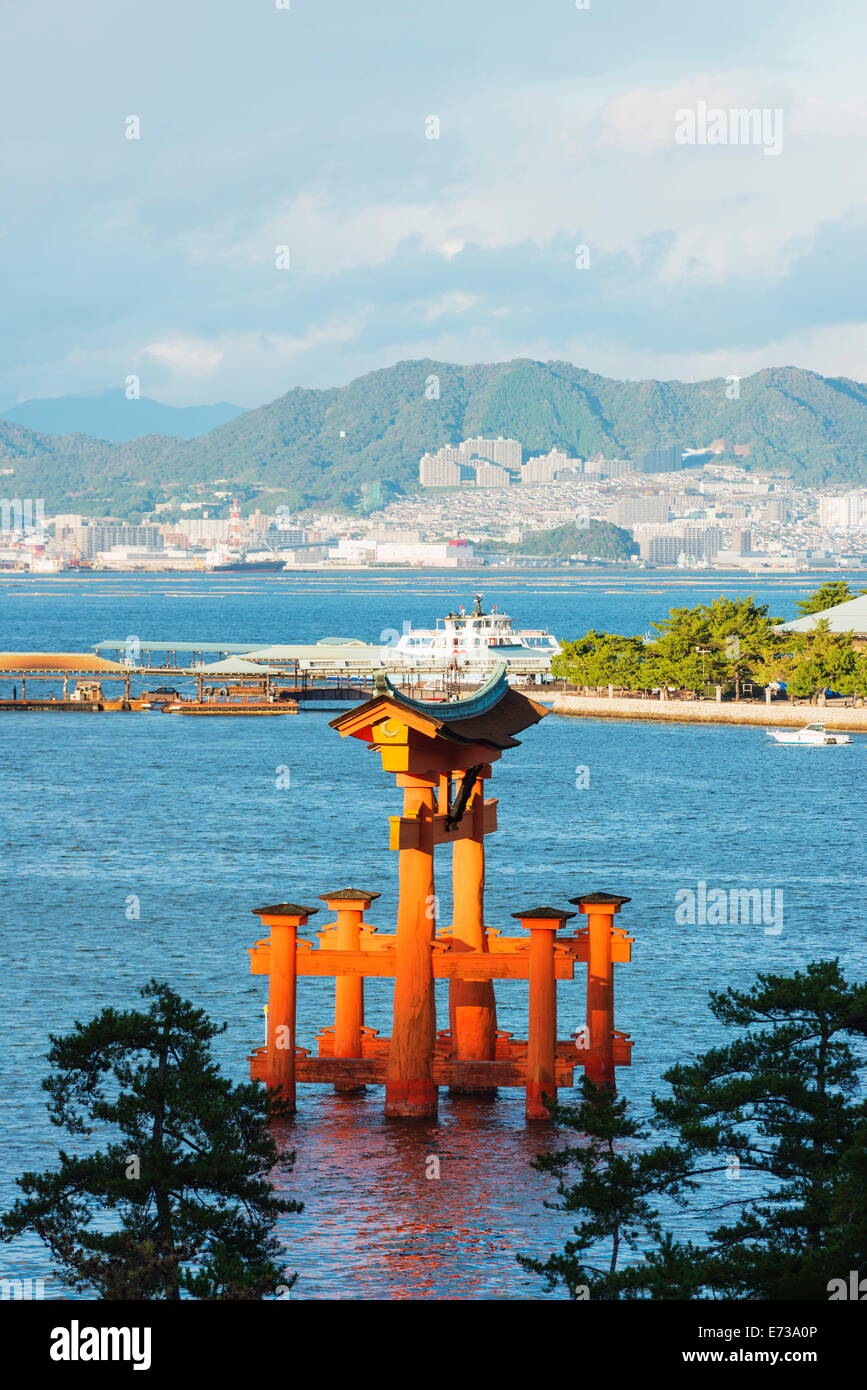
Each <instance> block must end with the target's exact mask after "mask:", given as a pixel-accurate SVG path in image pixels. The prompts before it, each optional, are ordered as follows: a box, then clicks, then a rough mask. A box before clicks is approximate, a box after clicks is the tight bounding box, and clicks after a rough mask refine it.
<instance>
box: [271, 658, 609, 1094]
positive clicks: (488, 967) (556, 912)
mask: <svg viewBox="0 0 867 1390" xmlns="http://www.w3.org/2000/svg"><path fill="white" fill-rule="evenodd" d="M547 713H548V711H547V710H546V709H545V708H544V706H542V705H539V704H537V703H536V702H535V701H533V700H530V699H528V698H527V697H526V696H525V695H522V694H520V693H519V692H518V691H516V690H513V689H512V688H511V687H510V686H509V684H508V682H507V680H506V668H505V666H504V665H501V666H499V667H497V669H496V670H495V671H494V673H493V675H492V676H491V678H490V680H488V681H487V683H486V684H485V685H484V686H483V687H482V688H481V689H480V690H478V691H477V692H476V693H475V694H474V695H472V696H470V697H469V698H466V699H462V700H456V701H450V702H445V701H443V702H434V701H421V700H411V699H409V698H407V697H406V696H404V695H403V694H401V693H400V692H399V691H397V690H396V689H395V687H394V686H393V685H392V684H391V682H390V681H389V679H388V677H387V676H384V675H383V676H382V677H380V678H378V679H377V687H376V690H375V693H374V695H373V697H372V698H371V699H370V700H367V701H365V702H364V703H363V704H361V705H358V706H357V707H356V708H354V709H352V710H350V711H348V713H346V714H343V715H341V716H340V717H339V718H337V719H334V720H332V721H331V727H332V728H335V729H337V731H338V732H339V733H340V734H341V735H342V736H344V737H345V736H347V735H348V736H351V737H354V738H360V739H362V740H363V741H364V742H366V743H367V744H368V746H369V747H370V748H371V749H376V750H378V751H379V753H380V755H381V758H382V766H383V768H384V769H385V770H386V771H387V772H393V773H394V774H395V779H396V781H397V784H398V786H400V787H402V788H403V793H404V805H403V815H401V816H392V817H391V836H390V846H391V848H392V849H393V850H396V851H397V853H398V876H399V897H398V910H397V930H396V934H395V935H394V936H390V935H389V936H386V935H383V934H381V933H379V932H377V930H376V928H375V927H372V926H371V925H369V924H368V923H366V922H365V921H364V920H363V919H364V914H365V912H366V911H367V910H368V908H369V907H370V904H371V902H372V901H373V900H374V899H375V898H377V897H378V896H379V894H377V893H371V892H367V891H364V890H361V889H356V888H346V889H340V890H336V891H334V892H330V893H323V894H322V895H321V897H322V899H324V901H325V902H326V903H327V905H328V907H329V908H330V909H331V910H332V911H335V912H336V914H337V920H336V921H335V922H334V923H332V924H330V925H329V926H327V927H326V928H325V929H324V930H323V931H321V932H320V933H319V937H320V945H319V948H318V949H315V950H314V949H313V947H312V946H311V944H310V943H309V942H305V941H299V940H298V931H299V929H301V928H303V927H305V926H306V925H307V922H308V919H309V917H310V916H312V915H313V913H314V912H316V911H318V909H316V908H310V907H304V906H301V905H300V904H297V903H278V904H276V905H273V906H270V907H263V908H257V909H254V912H255V914H256V915H257V916H259V917H260V918H261V921H262V924H263V926H267V927H269V928H270V930H271V936H270V937H269V938H268V939H267V940H264V941H260V942H257V944H256V946H255V947H253V948H252V950H251V968H252V970H253V973H254V974H269V975H270V987H269V1013H268V1042H267V1045H266V1047H264V1048H260V1049H259V1050H258V1051H257V1052H256V1053H254V1055H253V1056H252V1057H251V1058H250V1063H251V1076H252V1077H253V1078H254V1079H259V1080H262V1081H264V1082H266V1084H268V1085H269V1086H272V1087H276V1088H277V1089H279V1091H280V1092H281V1093H282V1095H283V1097H284V1099H285V1100H286V1101H287V1102H288V1104H289V1106H290V1107H291V1106H294V1103H295V1087H296V1082H298V1081H301V1082H307V1081H313V1082H321V1083H325V1084H333V1085H334V1086H335V1088H336V1089H338V1090H343V1091H347V1090H348V1091H353V1090H358V1089H359V1088H363V1087H364V1086H365V1085H367V1084H380V1085H381V1084H383V1083H384V1084H385V1113H386V1115H389V1116H417V1117H431V1116H435V1115H436V1112H437V1094H438V1090H437V1088H438V1087H439V1086H441V1085H448V1086H450V1087H451V1088H452V1089H453V1090H455V1091H459V1092H470V1093H473V1092H483V1093H484V1092H486V1093H488V1094H490V1093H491V1092H492V1091H495V1090H496V1089H497V1088H498V1087H501V1086H523V1087H524V1088H525V1089H526V1114H527V1117H528V1118H529V1119H543V1118H546V1117H547V1115H548V1108H547V1102H550V1101H553V1100H555V1099H556V1095H557V1089H558V1087H571V1086H572V1084H573V1072H574V1069H575V1067H579V1066H583V1067H584V1068H585V1071H586V1073H587V1075H588V1076H590V1077H591V1078H592V1079H593V1080H594V1081H596V1082H597V1084H600V1085H603V1086H608V1087H613V1086H614V1068H615V1066H618V1065H628V1064H629V1062H630V1055H631V1046H632V1044H631V1041H630V1040H629V1038H628V1036H627V1035H626V1034H624V1033H621V1032H618V1031H617V1030H615V1028H614V997H613V964H614V963H615V962H618V961H628V960H629V959H630V948H631V942H632V938H631V937H629V936H628V935H627V934H626V932H625V931H624V929H623V928H621V927H615V925H614V916H615V914H616V913H617V912H619V911H620V907H621V906H622V904H624V903H626V902H628V901H629V899H628V898H624V897H621V896H619V895H616V894H609V893H587V894H584V895H583V896H580V897H577V898H573V899H572V900H571V901H572V902H573V904H576V905H577V907H578V909H579V911H580V912H582V913H584V914H586V915H587V917H588V925H587V927H586V928H584V929H583V930H579V931H578V932H577V933H575V934H574V935H570V936H558V934H557V933H558V931H559V930H560V929H561V928H562V927H563V925H564V923H565V922H566V921H567V920H569V919H571V918H573V917H574V916H575V913H573V912H568V911H563V910H561V909H558V908H551V907H531V908H525V909H524V910H522V911H520V912H515V913H513V914H512V915H513V916H514V917H516V918H518V919H519V920H520V922H521V925H522V926H523V928H524V929H525V931H526V932H527V933H529V937H528V936H526V935H525V936H520V937H509V936H503V935H501V934H500V932H499V931H498V930H497V929H496V928H491V927H486V925H485V920H484V890H485V836H486V835H487V834H490V833H491V831H493V830H496V828H497V802H496V801H495V800H493V799H486V798H485V795H484V784H485V782H486V781H487V780H488V778H490V776H491V770H492V769H491V764H492V763H493V762H495V761H496V760H497V759H499V758H500V757H501V756H502V754H503V752H504V751H505V750H506V749H507V748H512V747H515V746H517V744H518V740H517V739H516V738H515V737H514V734H516V733H519V732H520V731H521V730H523V729H525V728H527V727H529V726H530V725H531V724H535V723H538V721H539V720H540V719H542V718H543V717H544V716H545V715H546V714H547ZM442 844H451V845H453V847H454V848H453V867H452V873H453V888H454V915H453V920H452V924H451V927H446V928H443V929H442V930H441V931H440V932H439V933H437V930H436V917H437V913H436V901H437V900H436V895H435V890H434V850H435V848H436V846H437V845H442ZM576 962H585V963H586V964H587V968H588V987H587V1014H586V1027H585V1028H584V1029H583V1030H581V1031H582V1036H581V1037H580V1038H579V1041H578V1042H577V1043H576V1041H575V1040H574V1039H571V1038H570V1039H567V1040H566V1041H560V1042H558V1041H557V998H556V982H557V980H560V979H572V978H573V977H574V968H575V963H576ZM298 975H320V976H322V975H325V976H334V977H335V981H336V986H335V1019H334V1026H333V1028H326V1029H324V1030H323V1031H322V1032H321V1033H320V1034H319V1037H318V1040H317V1041H318V1056H316V1057H312V1056H311V1055H310V1054H309V1052H308V1051H307V1050H305V1049H303V1048H298V1047H297V1046H296V1027H295V995H296V981H297V977H298ZM382 976H386V977H388V976H392V977H393V978H394V981H395V985H394V1014H393V1026H392V1035H391V1037H390V1038H380V1037H378V1036H377V1034H376V1032H375V1031H374V1030H372V1029H369V1028H365V1026H364V980H365V978H370V977H382ZM438 978H447V979H448V980H449V1025H450V1026H449V1029H448V1030H446V1031H444V1032H441V1033H437V1027H436V1007H435V996H434V980H435V979H438ZM495 979H524V980H528V982H529V1011H528V1015H529V1016H528V1038H527V1041H526V1042H521V1041H517V1040H514V1039H512V1037H511V1035H509V1034H505V1033H503V1032H501V1031H499V1030H498V1029H497V1016H496V1001H495V997H494V986H493V981H494V980H495Z"/></svg>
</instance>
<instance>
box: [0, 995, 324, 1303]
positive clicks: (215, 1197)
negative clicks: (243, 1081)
mask: <svg viewBox="0 0 867 1390" xmlns="http://www.w3.org/2000/svg"><path fill="white" fill-rule="evenodd" d="M141 994H142V996H143V998H144V999H145V1000H149V1001H150V1007H148V1008H146V1009H139V1010H128V1011H124V1012H118V1011H117V1010H115V1009H111V1008H107V1009H103V1011H102V1013H100V1014H98V1015H97V1016H96V1017H95V1018H94V1019H92V1020H91V1021H90V1022H89V1023H86V1024H82V1023H76V1025H75V1028H74V1029H73V1031H72V1032H71V1033H69V1034H67V1035H66V1036H62V1037H56V1036H52V1038H51V1044H52V1045H51V1049H50V1052H49V1054H48V1057H49V1061H50V1062H51V1064H52V1066H53V1068H54V1071H53V1073H52V1074H51V1075H50V1076H48V1077H47V1078H46V1080H45V1081H44V1082H43V1087H44V1089H45V1090H46V1091H47V1092H48V1095H49V1097H50V1099H49V1106H48V1108H49V1115H50V1117H51V1120H52V1122H53V1123H54V1124H56V1125H58V1126H60V1127H62V1128H64V1129H66V1130H67V1131H68V1132H69V1133H70V1134H74V1135H90V1134H91V1133H92V1132H93V1129H94V1126H97V1125H98V1126H105V1127H107V1129H108V1132H109V1139H110V1142H109V1143H108V1144H107V1146H106V1147H105V1148H103V1149H101V1150H97V1151H95V1152H91V1153H89V1154H87V1155H85V1156H76V1155H71V1154H68V1153H66V1152H64V1151H63V1150H61V1151H60V1155H59V1157H60V1166H59V1168H57V1169H56V1170H53V1171H48V1172H44V1173H34V1172H27V1173H24V1174H23V1175H22V1177H20V1178H19V1179H18V1185H19V1187H20V1188H21V1189H22V1191H23V1193H24V1194H25V1195H24V1197H23V1198H19V1199H18V1200H17V1201H16V1202H15V1204H14V1206H13V1207H12V1209H11V1210H10V1211H9V1212H7V1213H6V1214H5V1215H4V1216H3V1217H2V1220H0V1238H2V1239H5V1240H10V1239H12V1238H13V1237H14V1236H16V1235H18V1234H19V1233H21V1232H23V1231H26V1230H31V1231H34V1232H35V1233H36V1234H37V1235H38V1236H39V1237H40V1238H41V1239H42V1240H43V1241H44V1242H45V1244H46V1245H47V1246H48V1248H49V1250H50V1251H51V1254H52V1256H53V1258H54V1261H55V1264H56V1267H57V1269H58V1270H59V1272H60V1273H61V1275H62V1277H64V1278H65V1279H66V1280H67V1281H68V1282H70V1283H72V1284H73V1285H74V1286H75V1287H76V1288H79V1289H90V1290H95V1291H96V1293H97V1296H98V1297H100V1298H113V1299H179V1298H180V1297H181V1296H182V1293H185V1294H187V1295H188V1296H190V1297H193V1298H199V1299H215V1298H221V1299H234V1300H238V1299H243V1300H250V1299H260V1298H262V1297H264V1296H265V1295H266V1294H269V1293H273V1292H274V1291H275V1290H276V1288H277V1287H278V1286H279V1285H281V1284H282V1285H283V1286H289V1285H291V1284H292V1283H293V1282H294V1276H289V1277H287V1276H286V1275H285V1274H284V1272H283V1270H282V1259H283V1251H282V1247H281V1245H280V1242H279V1241H278V1239H277V1237H276V1236H275V1234H274V1227H275V1224H276V1222H277V1220H278V1218H279V1217H280V1216H282V1215H284V1214H286V1213H289V1212H295V1211H300V1210H301V1208H300V1206H299V1205H298V1203H297V1202H292V1201H284V1200H282V1199H280V1198H278V1197H276V1196H275V1195H274V1192H273V1190H272V1187H271V1184H270V1182H269V1174H271V1173H272V1172H273V1171H274V1170H275V1169H276V1170H278V1171H283V1172H288V1171H290V1170H291V1168H292V1164H293V1162H294V1154H291V1153H288V1152H286V1151H283V1150H280V1149H279V1148H278V1146H277V1144H276V1142H275V1139H274V1137H273V1135H272V1132H271V1129H270V1128H269V1122H270V1121H271V1120H273V1119H276V1118H278V1117H279V1114H280V1107H279V1105H278V1104H277V1102H275V1101H273V1100H271V1099H269V1097H268V1096H267V1095H266V1094H265V1093H264V1092H263V1091H262V1090H261V1088H259V1087H258V1086H256V1085H252V1084H248V1085H243V1086H234V1085H232V1084H231V1082H229V1081H227V1080H226V1079H225V1078H224V1077H223V1076H222V1075H221V1074H220V1071H219V1068H218V1067H217V1065H216V1063H215V1062H214V1060H213V1058H212V1056H211V1040H212V1039H213V1038H214V1037H215V1036H216V1034H217V1033H220V1032H222V1031H223V1028H221V1027H217V1026H216V1025H215V1024H213V1023H211V1022H210V1020H209V1019H208V1017H207V1015H206V1014H204V1013H203V1012H202V1011H201V1010H200V1009H196V1008H194V1007H193V1005H192V1004H190V1003H188V1002H187V1001H186V1000H184V999H181V998H180V997H179V996H178V995H177V994H175V993H174V992H173V991H172V990H171V989H170V988H169V987H168V986H167V985H165V984H160V983H158V982H157V981H155V980H152V981H151V982H150V984H148V985H146V986H145V987H144V988H143V989H142V990H141Z"/></svg>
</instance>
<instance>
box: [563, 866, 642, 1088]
mask: <svg viewBox="0 0 867 1390" xmlns="http://www.w3.org/2000/svg"><path fill="white" fill-rule="evenodd" d="M569 901H570V902H572V903H575V904H576V906H577V908H578V911H579V912H584V913H586V914H587V942H588V944H587V1048H588V1051H587V1060H586V1062H585V1065H584V1073H585V1075H586V1076H587V1077H588V1079H589V1080H590V1081H592V1082H593V1083H594V1084H595V1085H597V1086H604V1087H605V1088H606V1090H611V1091H613V1090H615V1089H616V1083H615V1079H614V967H613V964H612V951H611V939H612V935H613V932H614V916H615V914H616V913H618V912H619V911H620V909H621V907H622V906H623V904H624V903H628V902H630V901H631V899H629V898H622V897H619V896H618V895H617V894H616V893H587V894H585V896H584V897H581V898H570V899H569Z"/></svg>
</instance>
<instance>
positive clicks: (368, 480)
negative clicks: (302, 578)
mask: <svg viewBox="0 0 867 1390" xmlns="http://www.w3.org/2000/svg"><path fill="white" fill-rule="evenodd" d="M136 404H137V405H140V404H142V402H137V403H136ZM215 408H216V407H215ZM225 408H226V409H233V407H225ZM162 409H170V408H169V407H163V408H162ZM476 435H485V436H490V435H494V436H497V435H504V436H507V437H508V436H511V437H512V438H515V439H519V440H520V441H521V442H522V444H523V445H524V448H525V454H527V455H528V454H532V453H538V452H547V450H549V449H550V448H552V447H553V446H555V445H556V446H559V447H561V448H563V449H565V450H566V451H567V453H569V454H570V455H575V454H577V455H579V456H581V457H585V458H586V457H587V456H589V455H592V454H596V453H600V452H601V453H602V454H604V455H605V456H607V457H612V456H616V457H620V458H633V457H635V455H636V453H637V452H638V451H640V450H642V449H646V448H651V447H656V446H659V445H662V444H666V443H669V442H675V443H678V444H680V445H683V446H684V447H688V448H693V449H705V448H709V447H713V448H714V450H715V451H716V452H717V453H719V455H720V457H721V458H723V459H730V460H731V461H733V462H739V463H742V464H743V465H744V466H745V467H747V468H750V469H774V470H778V471H780V472H784V473H787V474H789V475H790V476H791V477H792V479H793V480H794V481H795V482H797V483H800V484H810V485H816V486H822V485H824V484H833V483H838V484H848V485H850V486H857V485H864V484H865V483H867V386H864V385H863V384H861V383H860V382H855V381H850V380H847V379H845V378H842V377H823V376H820V375H819V374H818V373H816V372H810V371H804V370H802V369H801V368H797V367H780V368H769V369H767V370H764V371H761V372H757V373H755V375H753V376H749V377H745V378H743V380H741V381H739V382H733V381H730V380H727V379H722V378H718V379H716V380H711V381H703V382H683V381H665V382H663V381H637V382H633V381H615V380H612V379H610V378H607V377H603V376H599V375H596V374H595V373H593V372H589V371H586V370H584V369H583V368H580V367H575V366H573V365H571V364H570V363H568V362H535V361H531V360H529V359H526V358H518V359H516V360H514V361H510V362H501V363H494V364H487V365H476V366H457V365H455V364H453V363H447V362H434V361H430V360H421V361H408V362H398V363H397V364H395V365H394V366H392V367H387V368H383V369H381V370H379V371H374V372H370V373H368V374H367V375H365V376H362V377H358V378H357V379H356V380H355V381H352V382H350V384H349V385H348V386H343V387H331V388H327V389H322V390H312V389H306V388H302V387H295V388H294V389H292V390H291V391H288V392H287V393H286V395H284V396H280V397H279V398H278V399H277V400H275V401H272V402H270V404H268V405H263V406H260V407H259V408H258V409H255V410H246V411H244V412H243V413H241V414H238V415H236V417H235V418H234V419H230V420H228V421H227V422H226V423H224V424H221V425H219V426H218V427H217V428H216V429H212V430H210V431H209V432H208V433H206V434H203V435H201V436H199V437H197V438H193V439H183V438H178V437H168V436H166V435H163V434H150V435H146V436H145V437H143V438H135V439H132V440H125V441H119V442H111V441H106V440H104V439H97V438H94V437H92V436H91V435H89V434H87V433H75V434H65V435H55V434H49V433H46V432H45V431H44V430H43V431H37V430H34V429H30V428H27V427H25V426H24V425H23V424H22V423H19V422H15V421H12V420H10V419H8V418H6V419H2V418H0V467H3V468H5V469H7V470H8V469H14V492H15V494H16V495H17V496H20V497H40V498H43V499H44V500H45V504H46V507H47V508H48V509H49V510H58V509H61V510H65V511H77V512H84V513H92V514H117V515H126V514H128V513H129V512H130V511H132V510H143V511H144V510H148V509H149V508H150V507H151V506H153V504H154V503H155V502H156V501H159V500H161V499H162V498H166V497H171V496H174V495H182V496H187V497H188V496H190V495H191V494H193V495H194V494H195V492H196V489H197V488H199V489H201V488H203V487H204V486H205V485H210V484H212V483H214V482H215V481H217V480H222V481H223V482H224V483H229V484H231V486H232V487H233V488H235V489H236V490H237V491H239V492H240V493H241V494H242V495H243V496H245V497H246V498H247V499H248V500H249V499H251V498H253V497H258V498H259V501H260V504H261V505H262V506H263V507H264V508H265V510H268V509H269V508H270V509H272V510H273V507H274V506H275V505H277V504H279V503H283V504H285V505H287V506H290V507H298V508H300V507H305V506H316V507H333V508H343V507H355V506H358V505H359V504H360V503H361V502H362V499H363V498H364V497H365V495H366V496H367V498H368V500H369V499H370V497H371V496H373V497H377V498H379V497H382V498H387V497H388V496H389V495H392V494H395V493H401V492H408V491H414V490H416V489H417V485H418V484H417V479H418V461H419V458H420V456H421V454H422V453H424V452H425V451H426V450H432V449H436V448H438V447H439V446H440V445H442V444H454V443H457V442H458V441H459V440H461V439H466V438H471V437H473V436H476ZM375 484H379V485H380V486H379V488H376V487H372V485H375ZM371 489H372V491H371ZM4 490H6V491H10V490H13V489H12V480H11V479H9V481H8V482H7V483H6V484H5V485H4Z"/></svg>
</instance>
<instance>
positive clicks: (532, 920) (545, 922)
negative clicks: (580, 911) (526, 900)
mask: <svg viewBox="0 0 867 1390" xmlns="http://www.w3.org/2000/svg"><path fill="white" fill-rule="evenodd" d="M512 916H513V917H517V918H518V921H519V922H520V923H521V926H522V927H526V928H527V930H528V931H532V929H533V927H547V928H548V929H549V930H550V931H557V930H558V929H559V928H560V927H562V925H563V923H564V922H567V921H568V920H569V918H570V917H574V916H575V913H574V912H564V911H563V909H562V908H560V907H525V908H524V910H523V911H522V912H513V913H512Z"/></svg>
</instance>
